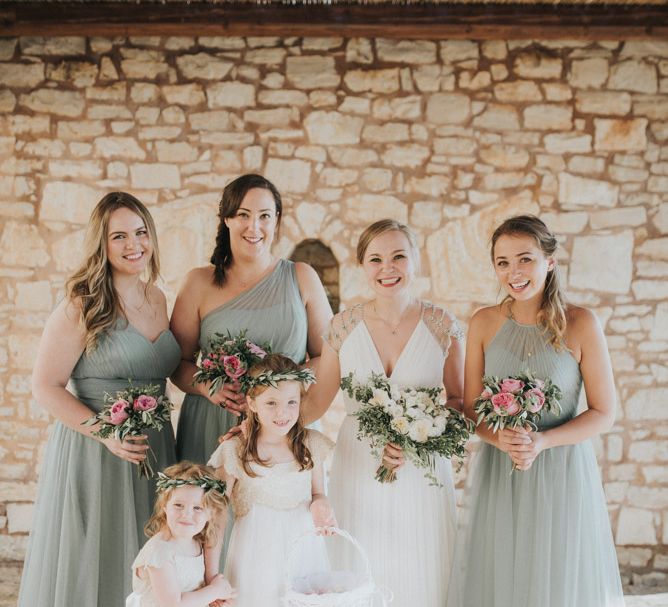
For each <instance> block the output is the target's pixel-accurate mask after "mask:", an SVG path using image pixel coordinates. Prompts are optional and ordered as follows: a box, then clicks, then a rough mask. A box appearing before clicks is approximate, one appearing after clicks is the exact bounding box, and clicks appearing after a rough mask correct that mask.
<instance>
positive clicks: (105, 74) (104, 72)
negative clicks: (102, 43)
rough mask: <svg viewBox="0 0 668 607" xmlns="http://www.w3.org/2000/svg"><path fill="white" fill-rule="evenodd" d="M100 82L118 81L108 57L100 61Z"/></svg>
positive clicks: (114, 68) (116, 72)
mask: <svg viewBox="0 0 668 607" xmlns="http://www.w3.org/2000/svg"><path fill="white" fill-rule="evenodd" d="M100 80H103V81H104V80H118V70H117V69H116V66H115V65H114V62H113V61H112V60H111V58H110V57H102V60H101V61H100Z"/></svg>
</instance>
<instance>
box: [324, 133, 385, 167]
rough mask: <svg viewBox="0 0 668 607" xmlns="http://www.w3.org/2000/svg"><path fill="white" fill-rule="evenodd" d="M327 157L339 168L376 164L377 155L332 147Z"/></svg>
mask: <svg viewBox="0 0 668 607" xmlns="http://www.w3.org/2000/svg"><path fill="white" fill-rule="evenodd" d="M360 128H361V125H360ZM329 155H330V157H331V158H332V161H333V162H334V164H337V165H339V166H361V165H365V164H373V163H376V162H378V154H377V153H376V151H375V150H371V149H364V148H358V147H354V148H343V147H342V148H338V147H332V148H330V149H329Z"/></svg>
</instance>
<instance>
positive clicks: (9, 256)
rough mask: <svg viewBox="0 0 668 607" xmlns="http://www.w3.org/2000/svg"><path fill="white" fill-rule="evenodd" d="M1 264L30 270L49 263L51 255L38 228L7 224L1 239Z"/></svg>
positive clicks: (13, 222)
mask: <svg viewBox="0 0 668 607" xmlns="http://www.w3.org/2000/svg"><path fill="white" fill-rule="evenodd" d="M0 262H2V263H3V264H6V265H8V266H27V267H29V268H34V267H41V266H45V265H46V264H47V263H48V262H49V254H48V253H47V251H46V243H45V242H44V240H43V239H42V237H41V236H40V233H39V230H38V229H37V226H35V225H31V224H27V223H19V222H17V221H7V222H5V225H4V229H3V230H2V236H1V237H0Z"/></svg>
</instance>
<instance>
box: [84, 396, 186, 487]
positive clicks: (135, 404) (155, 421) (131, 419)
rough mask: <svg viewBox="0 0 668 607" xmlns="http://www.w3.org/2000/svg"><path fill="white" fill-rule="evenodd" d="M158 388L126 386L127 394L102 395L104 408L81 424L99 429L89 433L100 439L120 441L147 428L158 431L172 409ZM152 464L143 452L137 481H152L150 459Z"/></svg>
mask: <svg viewBox="0 0 668 607" xmlns="http://www.w3.org/2000/svg"><path fill="white" fill-rule="evenodd" d="M161 392H162V390H161V389H160V386H154V385H149V386H141V387H135V386H132V385H130V387H129V388H128V389H127V390H121V391H119V392H116V395H115V396H112V395H111V394H105V395H104V401H105V405H104V407H103V408H102V411H100V412H99V413H96V414H95V415H94V416H93V417H91V418H89V419H87V420H86V421H84V422H83V423H82V425H84V426H95V425H97V424H99V425H100V428H99V430H96V431H95V432H93V434H94V435H95V436H99V437H100V438H109V437H112V436H113V437H114V438H117V439H118V440H120V441H122V440H123V439H125V438H126V437H128V436H141V435H142V434H144V433H145V431H146V430H147V429H149V428H155V429H156V430H162V427H163V426H164V425H165V424H168V423H169V422H170V415H171V411H172V408H173V407H174V405H172V403H171V402H169V400H167V397H166V396H164V395H163V394H161ZM151 457H153V459H154V460H156V457H155V454H154V453H153V450H152V449H151V448H150V446H149V449H148V451H147V452H146V459H144V461H142V462H140V464H139V476H140V477H141V478H151V477H153V467H152V466H151V462H150V458H151Z"/></svg>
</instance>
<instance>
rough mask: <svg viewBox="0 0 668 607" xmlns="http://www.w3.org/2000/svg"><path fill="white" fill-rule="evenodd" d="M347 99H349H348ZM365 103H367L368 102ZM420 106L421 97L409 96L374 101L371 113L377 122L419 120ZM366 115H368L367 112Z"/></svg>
mask: <svg viewBox="0 0 668 607" xmlns="http://www.w3.org/2000/svg"><path fill="white" fill-rule="evenodd" d="M347 99H350V97H348V98H347ZM365 101H367V102H368V100H365ZM421 106H422V96H421V95H409V96H407V97H395V98H393V99H386V98H382V99H375V100H374V102H373V107H372V110H371V111H372V113H373V116H374V118H378V119H379V120H409V119H414V118H419V117H420V116H421V115H422V109H421ZM360 113H364V112H360ZM366 113H368V110H367V112H366Z"/></svg>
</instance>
